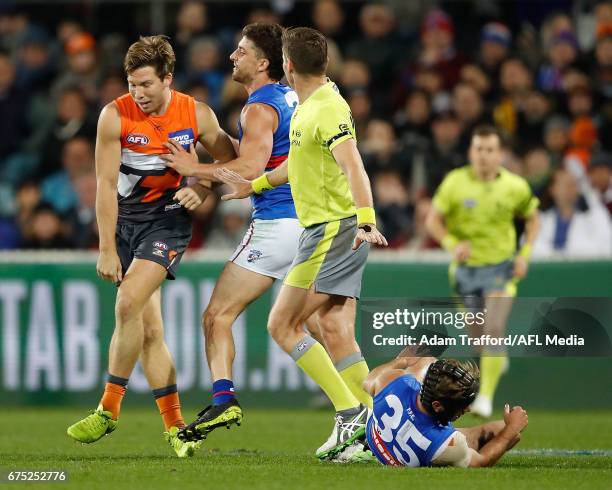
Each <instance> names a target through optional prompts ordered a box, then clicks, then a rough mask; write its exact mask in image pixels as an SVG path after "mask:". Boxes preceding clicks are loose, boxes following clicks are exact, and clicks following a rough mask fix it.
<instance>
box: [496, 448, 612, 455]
mask: <svg viewBox="0 0 612 490" xmlns="http://www.w3.org/2000/svg"><path fill="white" fill-rule="evenodd" d="M508 454H511V455H516V456H608V457H612V449H553V448H533V449H513V450H511V451H510V452H509V453H508Z"/></svg>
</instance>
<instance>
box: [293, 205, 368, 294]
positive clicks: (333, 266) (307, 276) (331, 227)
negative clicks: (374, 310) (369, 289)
mask: <svg viewBox="0 0 612 490" xmlns="http://www.w3.org/2000/svg"><path fill="white" fill-rule="evenodd" d="M356 234H357V217H356V216H352V217H350V218H344V219H341V220H338V221H330V222H329V223H321V224H318V225H313V226H310V227H308V228H305V229H304V231H303V232H302V235H301V236H300V243H299V246H298V252H297V255H296V256H295V259H294V260H293V264H292V265H291V269H290V270H289V273H288V274H287V277H286V278H285V281H284V284H286V285H288V286H293V287H296V288H301V289H310V288H311V287H312V286H313V285H314V289H315V291H316V292H317V293H326V294H335V295H338V296H346V297H349V298H359V295H360V293H361V276H362V275H363V269H364V267H365V264H366V260H367V258H368V251H369V249H370V244H369V243H362V244H361V246H360V247H359V248H358V249H357V250H353V249H352V247H353V241H354V240H355V236H356Z"/></svg>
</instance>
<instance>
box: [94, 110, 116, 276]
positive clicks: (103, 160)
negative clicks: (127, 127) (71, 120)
mask: <svg viewBox="0 0 612 490" xmlns="http://www.w3.org/2000/svg"><path fill="white" fill-rule="evenodd" d="M120 161H121V118H120V116H119V111H118V110H117V107H116V106H115V104H114V103H110V104H108V105H107V106H106V107H104V109H102V112H101V113H100V118H99V119H98V133H97V137H96V180H97V192H96V217H97V220H98V230H99V234H100V255H99V257H98V263H97V266H96V270H97V272H98V276H100V277H101V278H102V279H104V280H105V281H111V282H119V281H121V279H122V272H121V261H120V260H119V255H117V247H116V242H115V229H116V226H117V216H118V212H119V211H118V203H117V180H118V178H119V165H120Z"/></svg>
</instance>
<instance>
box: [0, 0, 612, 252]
mask: <svg viewBox="0 0 612 490" xmlns="http://www.w3.org/2000/svg"><path fill="white" fill-rule="evenodd" d="M96 3H97V2H96ZM142 5H143V4H142V3H139V4H134V5H132V6H131V7H129V8H131V9H132V10H127V11H122V9H127V8H128V7H125V6H121V7H120V6H118V5H117V4H116V3H111V4H109V5H107V6H104V4H103V3H102V7H99V8H104V9H105V10H104V11H103V12H101V11H99V10H98V11H92V10H91V9H92V7H91V3H90V2H88V6H82V5H79V4H78V3H71V4H69V5H67V6H66V8H63V9H61V12H62V13H61V16H59V17H58V13H57V12H58V8H59V7H58V6H57V5H55V6H54V5H43V6H36V5H35V4H25V5H24V4H6V3H2V4H1V5H0V115H1V117H0V135H2V137H1V138H0V249H19V248H27V249H52V248H73V249H74V248H77V249H95V248H96V246H97V231H96V224H95V209H94V204H95V191H96V179H95V173H94V146H95V133H96V120H97V117H98V114H99V112H100V109H101V108H102V107H103V106H104V105H105V104H107V103H109V102H110V101H112V100H113V99H114V98H116V97H118V96H120V95H122V94H123V93H125V92H126V91H127V85H126V80H125V74H124V73H123V70H122V62H123V56H124V54H125V51H126V50H127V47H128V46H129V44H130V43H131V42H133V41H134V40H136V39H137V37H138V35H139V34H153V33H154V32H151V31H150V30H147V29H150V26H146V25H145V24H146V21H144V20H142V18H139V17H138V9H139V8H141V7H142ZM521 6H522V7H521ZM111 8H112V9H114V10H110V9H111ZM109 14H110V15H109ZM132 15H133V16H134V17H133V18H130V16H132ZM137 18H139V20H138V21H136V19H137ZM167 19H168V22H167V24H168V25H167V28H166V34H168V35H169V36H170V38H171V43H172V44H173V46H174V49H175V52H176V56H177V65H176V72H175V82H174V87H175V88H176V89H179V90H181V91H184V92H186V93H189V94H191V95H193V96H194V97H195V98H196V99H198V100H201V101H205V102H207V103H208V104H209V105H211V106H212V107H213V109H214V110H215V112H216V113H217V116H218V118H219V120H220V122H221V125H222V126H223V128H224V129H225V130H226V131H227V132H228V133H230V134H232V135H234V136H235V135H236V132H237V121H238V117H239V114H240V111H241V108H242V105H243V103H244V101H245V98H246V93H245V92H244V90H243V89H242V87H241V86H239V85H238V84H236V83H235V82H233V81H232V80H231V64H230V62H229V53H231V51H232V50H233V49H234V46H235V43H236V42H237V39H238V36H239V34H240V31H241V28H242V26H243V25H244V24H246V23H250V22H255V21H264V22H279V23H281V24H283V25H309V26H312V27H315V28H317V29H319V30H320V31H322V32H323V33H324V34H325V35H326V36H327V38H328V40H329V48H330V49H329V55H330V64H329V70H328V72H329V76H330V78H332V79H333V80H334V81H336V83H337V84H338V85H339V87H340V89H341V92H342V94H343V95H344V97H345V98H346V99H347V100H348V102H349V104H350V106H351V109H352V112H353V117H354V119H355V123H356V127H357V135H358V140H359V147H360V149H361V153H362V156H363V159H364V163H365V167H366V170H367V172H368V174H369V176H370V179H371V181H372V189H373V192H374V197H375V205H376V210H377V213H378V219H379V223H380V226H381V228H382V230H383V232H384V233H385V235H386V236H387V238H388V239H389V242H390V245H391V247H394V248H403V249H412V250H423V249H428V248H435V247H436V246H437V245H436V244H435V243H434V242H432V241H431V240H430V239H429V238H428V237H427V235H426V232H425V229H424V219H425V216H426V214H427V212H428V209H429V207H430V206H431V197H432V195H433V193H434V192H435V189H436V187H437V186H438V185H439V183H440V181H441V179H442V178H443V177H444V175H445V174H446V173H447V172H449V171H450V170H452V169H454V168H456V167H459V166H462V165H465V164H466V163H468V161H467V149H468V146H469V142H470V132H471V130H472V129H473V128H474V126H476V125H477V124H479V123H482V122H492V123H494V124H495V125H496V126H497V127H498V128H500V129H501V130H502V132H503V134H504V150H503V153H504V157H503V159H504V166H505V167H506V168H508V169H510V170H511V171H513V172H516V173H518V174H520V175H522V176H524V177H525V178H526V179H527V180H528V181H529V183H530V185H531V186H532V188H533V191H534V193H535V194H537V195H538V196H539V197H540V199H541V201H542V212H543V220H544V225H545V226H544V229H543V233H542V234H541V237H540V240H541V241H542V242H541V243H540V245H539V246H538V247H537V249H538V250H539V251H540V255H550V254H554V253H559V252H561V253H567V254H568V255H572V256H576V255H598V256H610V255H611V254H612V232H611V228H612V225H611V221H610V213H611V212H612V178H611V176H612V138H611V136H612V1H610V0H606V1H592V2H591V1H584V2H567V1H566V2H563V1H560V2H555V1H546V2H507V1H506V2H502V1H499V2H496V1H490V2H470V1H464V2H458V1H455V2H429V1H426V0H424V1H419V2H403V1H399V0H397V1H395V2H394V1H388V2H376V3H372V2H348V3H345V2H339V1H336V0H318V1H314V2H293V1H291V0H283V1H278V0H275V1H273V2H269V3H265V2H264V3H260V2H237V3H234V4H230V5H228V4H227V3H224V4H221V3H217V2H208V3H204V2H199V1H186V2H174V3H171V4H170V5H169V8H168V10H167ZM132 20H133V22H132ZM205 158H206V156H205V155H202V160H204V159H205ZM568 165H569V167H571V169H570V170H568ZM194 219H195V223H196V224H195V228H194V238H193V241H192V244H191V247H192V248H196V249H197V248H206V249H208V248H211V249H212V248H233V247H235V246H236V244H237V243H238V242H239V241H240V238H241V237H242V234H243V232H244V230H245V228H246V226H247V225H248V222H249V219H250V204H249V203H248V202H247V201H246V200H244V201H241V202H238V201H232V202H228V203H223V204H220V203H219V200H218V199H215V197H214V196H212V197H211V198H209V199H207V201H206V202H205V203H204V205H202V206H201V207H200V209H199V210H198V211H197V212H195V214H194ZM601 230H603V232H600V231H601ZM593 242H597V243H595V244H594V243H593ZM585 243H588V244H589V246H588V247H585V246H584V245H585Z"/></svg>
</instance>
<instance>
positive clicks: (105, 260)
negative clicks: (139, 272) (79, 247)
mask: <svg viewBox="0 0 612 490" xmlns="http://www.w3.org/2000/svg"><path fill="white" fill-rule="evenodd" d="M96 272H97V273H98V276H99V277H101V278H102V279H104V280H105V281H110V282H113V283H115V284H117V283H120V282H121V280H122V279H123V273H122V272H121V260H119V256H118V255H117V252H116V251H112V252H108V251H106V252H105V251H100V255H99V256H98V263H97V264H96Z"/></svg>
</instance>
